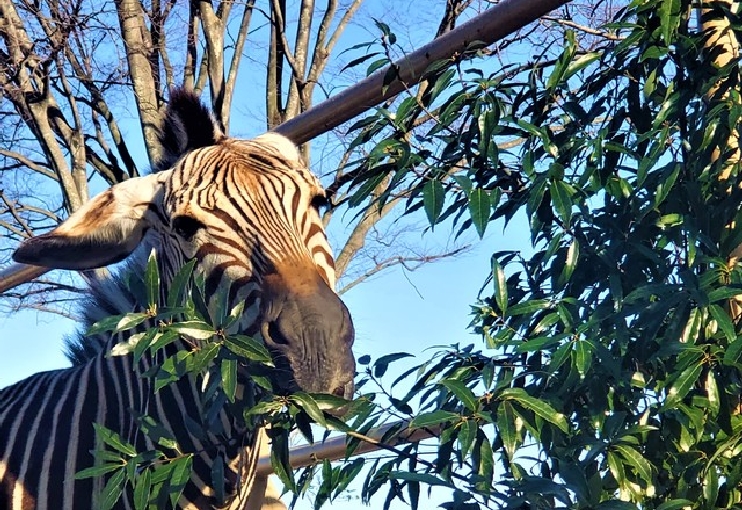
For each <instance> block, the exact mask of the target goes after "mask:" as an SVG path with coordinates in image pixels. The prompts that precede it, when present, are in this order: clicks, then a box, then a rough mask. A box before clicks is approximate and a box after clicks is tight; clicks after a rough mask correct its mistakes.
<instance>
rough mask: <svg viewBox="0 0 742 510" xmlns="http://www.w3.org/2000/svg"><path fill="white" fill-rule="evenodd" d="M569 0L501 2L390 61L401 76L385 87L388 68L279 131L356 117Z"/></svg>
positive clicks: (309, 134) (296, 136)
mask: <svg viewBox="0 0 742 510" xmlns="http://www.w3.org/2000/svg"><path fill="white" fill-rule="evenodd" d="M568 1H569V0H502V1H501V2H499V3H497V4H495V5H493V6H492V7H490V8H489V9H487V10H486V11H484V12H483V13H481V14H479V15H478V16H475V17H474V18H472V19H470V20H469V21H467V22H466V23H463V24H462V25H460V26H458V27H456V28H455V29H454V30H451V31H450V32H447V33H446V34H443V35H442V36H440V37H437V38H435V39H433V40H432V41H430V42H429V43H428V44H426V45H425V46H422V47H421V48H419V49H417V50H415V51H413V52H412V53H410V54H409V55H407V56H406V57H404V58H402V59H400V60H397V61H396V62H394V64H392V66H396V68H397V77H398V79H397V80H395V81H393V82H391V83H390V84H388V87H386V89H385V84H384V77H385V76H386V73H387V71H388V70H389V67H385V68H383V69H381V70H379V71H376V72H375V73H374V74H372V75H371V76H369V77H368V78H366V79H365V80H362V81H360V82H358V83H356V84H355V85H353V86H352V87H348V88H347V89H345V90H343V91H342V92H340V93H338V94H337V95H335V96H333V97H331V98H329V99H327V100H325V101H323V102H322V103H320V104H319V105H317V106H315V107H314V108H311V109H310V110H307V111H306V112H304V113H302V114H300V115H297V116H296V117H294V118H293V119H290V120H287V121H286V122H284V123H283V124H281V125H280V126H278V127H276V129H275V131H276V132H278V133H281V134H282V135H284V136H286V137H288V138H290V139H291V140H293V141H294V142H296V143H304V142H307V141H309V140H311V139H313V138H315V137H316V136H319V135H321V134H323V133H326V132H328V131H330V130H331V129H334V128H336V127H338V126H339V125H341V124H343V123H345V122H347V121H349V120H351V119H353V118H355V117H356V116H357V115H360V114H361V113H363V112H365V111H366V110H368V109H370V108H373V107H374V106H376V105H378V104H380V103H382V102H383V101H386V100H387V99H389V98H391V97H394V96H396V95H397V94H399V93H400V92H402V91H403V90H404V89H405V87H411V86H413V85H415V84H416V83H418V82H420V81H422V79H423V78H425V71H426V70H427V69H429V68H430V65H431V64H432V63H434V62H439V61H441V60H451V63H453V60H452V59H453V57H454V55H457V54H459V53H461V52H463V51H465V50H466V49H468V48H469V47H470V45H471V44H472V43H481V45H482V46H489V45H490V44H492V43H494V42H496V41H499V40H500V39H502V38H504V37H505V36H507V35H510V34H511V33H513V32H515V31H516V30H518V29H520V28H523V27H524V26H526V25H527V24H529V23H531V22H533V21H535V20H537V19H538V18H540V17H541V16H543V15H545V14H547V13H549V12H551V11H553V10H554V9H556V8H557V7H559V6H561V5H564V4H566V3H568Z"/></svg>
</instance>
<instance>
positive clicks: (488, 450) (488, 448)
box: [476, 436, 495, 494]
mask: <svg viewBox="0 0 742 510" xmlns="http://www.w3.org/2000/svg"><path fill="white" fill-rule="evenodd" d="M494 472H495V460H494V456H493V455H492V445H491V444H490V442H489V440H488V439H487V437H486V436H485V437H484V438H483V440H482V442H481V444H480V446H479V469H478V470H477V473H478V474H479V476H480V477H481V478H480V481H478V482H477V483H476V487H477V489H478V490H479V491H480V492H482V493H484V494H489V492H490V490H491V487H492V478H493V476H494Z"/></svg>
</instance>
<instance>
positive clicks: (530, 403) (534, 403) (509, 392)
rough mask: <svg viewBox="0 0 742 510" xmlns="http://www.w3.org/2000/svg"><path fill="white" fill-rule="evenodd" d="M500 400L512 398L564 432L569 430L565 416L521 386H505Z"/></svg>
mask: <svg viewBox="0 0 742 510" xmlns="http://www.w3.org/2000/svg"><path fill="white" fill-rule="evenodd" d="M499 396H500V398H501V399H502V400H514V401H516V402H518V403H519V404H520V405H522V406H523V407H525V408H526V409H530V410H531V411H533V412H534V413H536V414H537V415H538V416H540V417H541V418H543V419H544V420H546V421H548V422H549V423H553V424H554V425H556V426H557V427H558V428H559V429H560V430H561V431H562V432H564V433H565V434H566V433H567V432H569V425H568V424H567V418H566V417H565V416H564V415H563V414H562V413H560V412H558V411H557V410H556V409H554V408H553V407H551V406H550V405H549V404H547V403H546V402H544V401H543V400H539V399H537V398H536V397H532V396H531V395H529V394H528V393H526V390H524V389H523V388H506V389H504V390H503V391H502V392H501V393H500V395H499Z"/></svg>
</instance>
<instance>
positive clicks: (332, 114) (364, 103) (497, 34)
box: [0, 0, 569, 294]
mask: <svg viewBox="0 0 742 510" xmlns="http://www.w3.org/2000/svg"><path fill="white" fill-rule="evenodd" d="M568 1H569V0H502V1H501V2H500V3H498V4H495V5H493V6H492V7H490V8H489V9H487V10H486V11H484V12H483V13H482V14H480V15H478V16H476V17H475V18H472V19H471V20H469V21H467V22H466V23H464V24H463V25H461V26H459V27H458V28H456V29H454V30H452V31H451V32H448V33H446V34H445V35H442V36H441V37H438V38H437V39H434V40H432V41H431V42H429V43H428V44H426V45H425V46H423V47H422V48H420V49H418V50H417V51H414V52H413V53H410V54H409V55H408V56H407V57H405V58H403V59H400V60H398V61H397V62H395V63H394V64H393V65H394V66H396V68H397V73H398V74H397V76H398V79H397V80H395V81H394V82H392V83H391V84H389V86H388V87H387V88H386V90H384V76H385V75H386V72H387V70H388V69H389V68H388V67H387V68H385V69H382V70H379V71H377V72H376V73H374V74H372V75H371V76H369V77H368V78H366V79H365V80H363V81H361V82H359V83H357V84H355V85H353V86H352V87H349V88H347V89H345V90H344V91H342V92H341V93H339V94H338V95H336V96H333V97H331V98H330V99H328V100H326V101H324V102H322V103H320V104H318V105H317V106H315V107H314V108H312V109H310V110H307V111H306V112H304V113H302V114H301V115H297V116H296V117H294V118H293V119H291V120H288V121H286V122H284V123H283V124H281V125H280V126H278V127H277V128H276V129H275V131H276V132H278V133H281V134H282V135H285V136H287V137H288V138H290V139H292V140H293V141H294V142H296V143H304V142H308V141H309V140H311V139H313V138H315V137H316V136H318V135H321V134H322V133H326V132H327V131H330V130H331V129H334V128H336V127H338V126H339V125H340V124H343V123H344V122H347V121H349V120H351V119H352V118H354V117H356V116H357V115H359V114H361V113H363V112H364V111H366V110H368V109H369V108H373V107H374V106H376V105H378V104H379V103H381V102H383V101H385V100H386V99H389V98H390V97H393V96H395V95H396V94H398V93H399V92H401V91H402V90H404V89H405V87H409V86H412V85H414V84H416V83H418V82H419V81H420V80H422V79H423V78H424V77H425V75H424V73H425V70H426V69H428V67H429V66H430V64H432V63H433V62H438V61H440V60H445V59H452V58H453V56H454V55H456V54H457V53H461V52H462V51H464V50H466V49H467V48H469V46H470V45H471V44H472V43H475V42H479V43H481V44H482V45H484V46H486V45H490V44H492V43H494V42H496V41H498V40H500V39H502V38H503V37H505V36H507V35H509V34H510V33H512V32H514V31H516V30H518V29H519V28H522V27H524V26H525V25H527V24H528V23H531V22H533V21H535V20H536V19H538V18H539V17H541V16H543V15H544V14H546V13H548V12H550V11H552V10H554V9H556V8H557V7H559V6H561V5H563V4H566V3H567V2H568ZM47 271H49V269H48V268H43V267H36V266H28V265H25V264H12V265H11V266H9V267H7V268H5V269H4V270H2V271H0V294H2V293H3V292H5V291H6V290H8V289H11V288H13V287H15V286H17V285H20V284H22V283H26V282H28V281H30V280H32V279H34V278H38V277H39V276H41V275H42V274H44V273H46V272H47Z"/></svg>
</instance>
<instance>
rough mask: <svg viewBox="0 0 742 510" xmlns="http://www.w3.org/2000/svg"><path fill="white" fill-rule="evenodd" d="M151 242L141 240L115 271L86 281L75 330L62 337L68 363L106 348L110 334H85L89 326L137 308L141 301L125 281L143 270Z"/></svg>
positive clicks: (82, 361)
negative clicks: (86, 292)
mask: <svg viewBox="0 0 742 510" xmlns="http://www.w3.org/2000/svg"><path fill="white" fill-rule="evenodd" d="M150 250H151V246H150V245H149V243H148V242H146V241H145V242H143V243H142V245H141V246H139V248H137V249H136V250H135V251H134V253H132V254H131V255H130V256H129V257H128V258H127V259H126V262H124V263H123V264H121V267H120V269H119V270H118V271H115V272H111V273H110V274H109V276H107V277H105V278H95V279H93V280H92V281H90V284H89V285H88V295H87V297H86V298H85V299H84V300H83V301H82V302H81V303H80V305H79V317H80V318H79V323H80V326H79V327H78V329H77V331H76V332H75V333H73V334H70V335H67V336H65V338H64V355H65V357H66V358H67V359H68V360H69V362H70V363H72V365H84V364H85V363H87V362H88V361H89V360H91V359H92V358H95V357H97V356H98V355H99V354H100V353H101V352H102V351H103V350H105V349H106V348H108V342H109V340H110V335H108V334H98V335H91V336H86V335H85V333H86V332H87V331H88V329H90V326H92V325H93V324H95V323H96V322H98V321H100V320H103V319H105V318H107V317H110V316H112V315H123V314H126V313H130V312H134V311H140V310H142V309H143V308H144V307H145V306H146V304H145V305H142V304H140V303H138V301H137V298H136V296H135V295H134V294H133V293H132V292H131V291H130V290H129V288H128V285H127V283H126V281H127V279H128V277H129V275H136V274H143V273H144V270H145V268H146V267H147V257H148V255H149V253H150Z"/></svg>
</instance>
